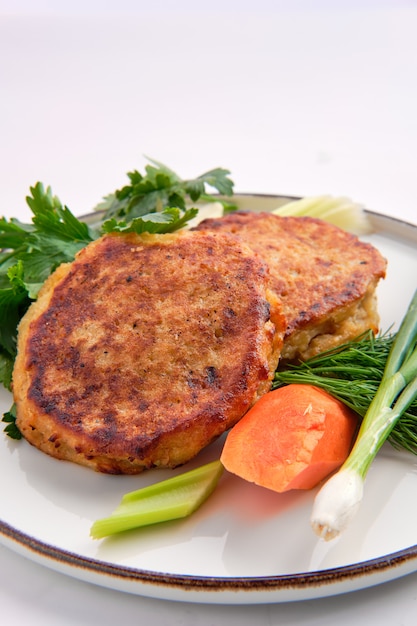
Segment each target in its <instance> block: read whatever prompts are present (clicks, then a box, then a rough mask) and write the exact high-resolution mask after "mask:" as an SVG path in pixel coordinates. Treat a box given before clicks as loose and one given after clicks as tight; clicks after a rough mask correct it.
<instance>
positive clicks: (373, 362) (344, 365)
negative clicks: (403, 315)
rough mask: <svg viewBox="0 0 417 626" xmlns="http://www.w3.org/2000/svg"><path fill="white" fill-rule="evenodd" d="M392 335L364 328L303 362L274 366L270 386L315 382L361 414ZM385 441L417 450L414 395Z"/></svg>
mask: <svg viewBox="0 0 417 626" xmlns="http://www.w3.org/2000/svg"><path fill="white" fill-rule="evenodd" d="M395 337H396V333H390V332H389V331H388V332H384V333H380V334H379V335H377V336H376V337H375V336H374V334H373V333H372V331H367V332H366V333H364V334H362V335H360V336H359V337H358V338H357V339H355V340H353V341H350V342H347V343H345V344H343V345H341V346H339V347H337V348H335V349H332V350H328V351H326V352H323V353H321V354H319V355H318V356H316V357H314V358H312V359H310V360H308V361H306V362H305V363H300V364H297V365H287V366H286V369H283V370H278V371H277V372H276V374H275V378H274V382H273V388H277V387H281V386H283V385H288V384H291V383H299V384H301V383H302V384H310V385H315V386H316V387H320V388H321V389H324V390H325V391H327V392H328V393H330V394H331V395H332V396H334V397H336V398H338V399H339V400H340V401H341V402H343V403H344V404H346V405H347V406H349V407H350V408H351V409H353V410H354V411H356V413H358V415H360V416H361V417H362V418H363V417H364V416H365V415H366V412H367V410H368V408H369V405H370V404H371V402H372V400H373V398H374V396H375V394H376V392H377V389H378V387H379V385H380V383H381V379H382V375H383V372H384V368H385V364H386V361H387V358H388V355H389V353H390V351H391V348H392V345H393V342H394V339H395ZM388 441H389V442H390V443H391V444H392V445H393V446H394V447H395V448H397V449H405V450H407V451H408V452H411V453H413V454H417V399H415V400H414V401H413V402H412V403H411V405H410V406H409V407H408V409H407V410H406V411H405V412H404V413H403V414H402V416H401V419H400V420H398V421H397V423H396V424H395V426H394V428H393V430H392V431H391V433H390V435H389V438H388Z"/></svg>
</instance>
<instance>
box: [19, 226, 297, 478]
mask: <svg viewBox="0 0 417 626" xmlns="http://www.w3.org/2000/svg"><path fill="white" fill-rule="evenodd" d="M267 287H268V268H267V266H266V264H265V263H264V262H263V261H262V260H261V259H260V258H259V257H258V255H256V254H254V253H253V251H252V250H251V249H250V248H249V247H248V246H246V245H245V244H243V243H242V242H241V241H240V240H239V239H238V238H236V237H233V236H231V235H228V234H225V233H203V232H201V233H200V232H184V233H182V234H174V235H159V236H158V235H143V236H140V235H136V234H129V235H107V236H104V237H102V238H101V239H99V240H97V241H95V242H94V243H92V244H90V245H89V246H87V247H86V248H85V249H84V250H82V251H81V252H80V253H79V254H78V256H77V258H76V259H75V261H74V262H73V263H71V264H66V265H62V266H60V267H59V268H58V269H57V270H56V272H55V273H54V274H53V275H51V276H50V278H49V279H48V280H47V281H46V283H45V285H44V286H43V288H42V290H41V293H40V295H39V298H38V300H37V301H36V302H35V303H33V304H32V306H31V307H30V309H29V311H28V313H27V314H26V316H25V317H24V318H23V320H22V322H21V324H20V327H19V337H18V356H17V359H16V363H15V369H14V376H13V389H14V396H15V401H16V404H17V425H18V427H19V429H20V430H21V432H22V434H23V435H24V437H25V438H26V439H27V440H28V441H29V442H30V443H32V444H33V445H35V446H36V447H38V448H40V449H41V450H43V451H44V452H46V453H48V454H50V455H52V456H54V457H57V458H60V459H67V460H70V461H74V462H76V463H80V464H82V465H87V466H90V467H92V468H94V469H95V470H98V471H101V472H107V473H137V472H140V471H142V470H143V469H145V468H150V467H153V466H159V467H175V466H177V465H180V464H183V463H185V462H186V461H188V460H189V459H191V458H192V457H194V456H195V455H196V454H197V453H198V452H199V451H200V450H201V449H202V448H204V447H205V446H206V445H208V444H209V443H210V442H211V441H213V440H214V439H215V438H216V437H218V436H219V435H220V434H221V433H223V432H224V431H225V430H227V429H228V428H230V427H231V426H232V425H233V424H234V423H235V422H236V421H237V420H239V419H240V417H242V415H243V414H244V413H245V412H246V411H247V410H248V408H249V407H250V406H251V405H252V404H253V403H254V402H255V401H256V400H257V398H258V397H259V396H260V395H262V394H263V393H265V392H266V391H268V390H269V388H270V383H271V379H272V376H273V372H274V370H275V368H276V365H277V362H278V358H279V351H280V348H281V345H282V339H283V334H284V330H285V323H284V319H283V317H282V315H281V312H280V307H279V305H278V302H277V301H276V299H275V298H274V296H273V294H271V293H269V292H268V288H267Z"/></svg>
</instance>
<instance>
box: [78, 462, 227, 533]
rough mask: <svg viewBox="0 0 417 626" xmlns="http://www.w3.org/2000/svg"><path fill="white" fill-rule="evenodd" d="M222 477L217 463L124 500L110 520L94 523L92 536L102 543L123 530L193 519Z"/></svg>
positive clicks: (131, 493) (129, 494)
mask: <svg viewBox="0 0 417 626" xmlns="http://www.w3.org/2000/svg"><path fill="white" fill-rule="evenodd" d="M222 473H223V466H222V464H221V463H220V461H218V460H216V461H213V462H211V463H208V464H206V465H202V466H201V467H198V468H197V469H194V470H190V471H189V472H185V473H183V474H180V475H179V476H174V477H173V478H168V479H167V480H164V481H162V482H159V483H156V484H154V485H150V486H149V487H144V488H143V489H138V490H137V491H132V492H130V493H127V494H126V495H124V496H123V498H122V500H121V502H120V504H119V506H118V507H117V509H116V510H115V511H114V512H113V513H112V514H111V515H109V517H106V518H103V519H100V520H97V521H96V522H94V523H93V525H92V527H91V530H90V534H91V536H92V537H93V538H94V539H101V538H103V537H107V536H108V535H113V534H115V533H119V532H121V531H124V530H130V529H132V528H138V527H140V526H147V525H149V524H157V523H159V522H166V521H168V520H174V519H179V518H182V517H186V516H187V515H191V513H193V512H194V511H195V510H196V509H198V508H199V506H200V505H201V504H202V503H203V502H204V501H205V500H206V499H207V498H208V497H209V495H210V494H211V493H212V492H213V491H214V489H215V487H216V486H217V483H218V482H219V480H220V477H221V475H222Z"/></svg>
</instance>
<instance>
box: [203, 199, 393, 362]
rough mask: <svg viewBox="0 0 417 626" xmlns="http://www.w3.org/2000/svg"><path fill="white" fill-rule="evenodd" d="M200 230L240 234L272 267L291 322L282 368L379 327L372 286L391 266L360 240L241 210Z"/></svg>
mask: <svg viewBox="0 0 417 626" xmlns="http://www.w3.org/2000/svg"><path fill="white" fill-rule="evenodd" d="M196 228H197V230H209V231H213V232H229V233H233V234H235V235H238V236H240V237H241V238H242V239H243V240H244V241H245V242H246V243H248V244H249V245H250V246H251V248H252V249H253V250H255V251H256V252H258V253H259V255H261V257H262V258H263V259H265V261H266V262H267V263H268V266H269V268H270V275H271V289H272V290H273V291H274V292H275V294H276V295H277V297H278V298H279V300H280V301H281V303H282V307H283V312H284V315H285V317H286V318H287V324H288V328H287V332H286V335H285V339H284V347H283V350H282V355H281V356H282V361H283V362H284V361H285V360H297V359H306V358H311V357H312V356H315V355H316V354H317V353H319V352H322V351H324V350H328V349H331V348H333V347H335V346H336V345H340V344H341V343H343V342H345V341H349V340H350V339H353V338H355V337H357V336H358V335H359V334H361V333H362V332H365V331H366V330H368V329H369V328H371V329H372V330H374V331H376V330H377V329H378V324H379V316H378V312H377V307H376V297H375V288H376V285H377V283H378V281H379V279H380V278H382V277H384V276H385V270H386V261H385V259H384V258H383V257H382V256H381V254H380V253H379V252H378V250H376V249H375V248H374V247H373V246H372V245H370V244H368V243H364V242H362V241H360V240H359V239H358V237H356V236H355V235H351V234H349V233H347V232H346V231H344V230H341V229H340V228H337V227H336V226H333V225H331V224H329V223H327V222H324V221H322V220H319V219H314V218H310V217H282V216H278V215H274V214H271V213H255V212H240V211H237V212H234V213H230V214H228V215H226V216H224V217H222V218H219V219H206V220H204V221H203V222H201V223H200V224H199V225H198V226H197V227H196Z"/></svg>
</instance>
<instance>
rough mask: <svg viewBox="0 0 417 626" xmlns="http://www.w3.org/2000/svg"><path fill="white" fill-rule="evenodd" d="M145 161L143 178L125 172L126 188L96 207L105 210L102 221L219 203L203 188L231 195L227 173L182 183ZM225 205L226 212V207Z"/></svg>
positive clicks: (218, 171)
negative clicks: (210, 188)
mask: <svg viewBox="0 0 417 626" xmlns="http://www.w3.org/2000/svg"><path fill="white" fill-rule="evenodd" d="M148 160H149V161H150V164H148V165H146V166H145V175H142V174H140V172H138V171H137V170H135V171H133V172H129V173H128V178H129V180H130V184H129V185H126V186H124V187H122V188H121V189H119V190H116V191H115V192H114V193H113V194H109V195H107V196H105V198H104V201H103V202H102V203H100V204H99V205H98V206H97V207H96V210H105V212H106V216H105V217H106V219H110V218H113V217H114V218H121V219H125V218H128V219H133V218H136V217H143V216H146V215H147V214H148V213H154V212H159V211H162V210H163V209H164V208H168V207H177V208H180V209H182V210H185V208H186V206H187V203H189V202H190V201H191V202H196V201H197V200H199V199H201V200H204V201H205V202H209V201H213V200H216V201H217V202H223V200H222V199H219V198H215V197H214V196H213V195H211V194H210V193H208V191H207V187H212V188H213V189H215V190H217V191H218V192H219V193H220V194H222V195H225V196H231V195H232V194H233V182H232V180H231V179H230V178H229V174H230V172H229V170H225V169H223V168H215V169H213V170H210V171H208V172H206V173H204V174H202V175H201V176H198V177H197V178H194V179H190V180H183V179H181V178H180V177H179V176H178V174H176V173H175V172H174V171H173V170H171V169H170V168H168V167H167V166H166V165H164V164H163V163H160V162H159V161H154V160H152V159H148ZM227 204H228V206H229V210H230V203H227Z"/></svg>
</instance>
